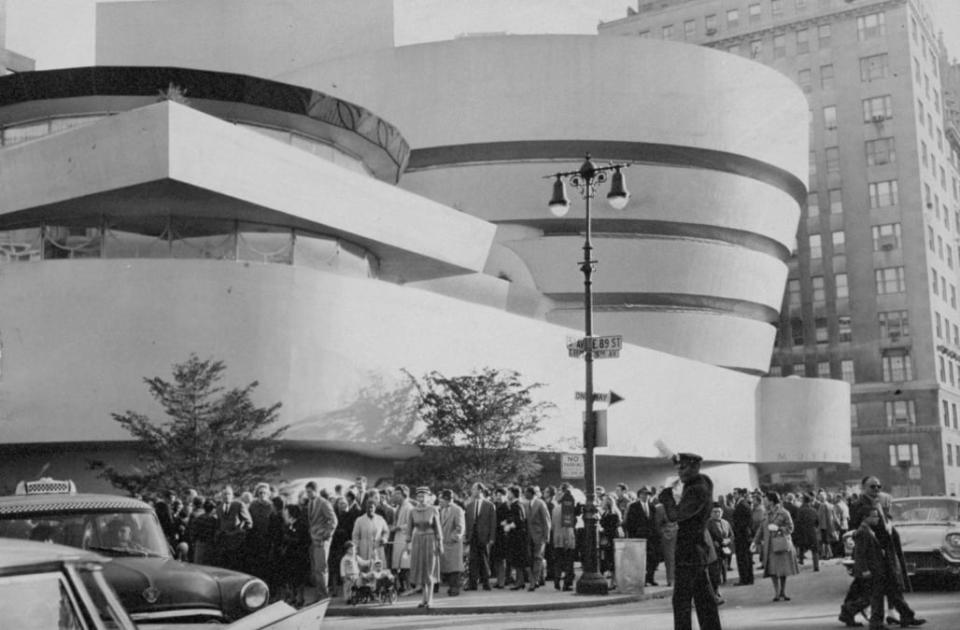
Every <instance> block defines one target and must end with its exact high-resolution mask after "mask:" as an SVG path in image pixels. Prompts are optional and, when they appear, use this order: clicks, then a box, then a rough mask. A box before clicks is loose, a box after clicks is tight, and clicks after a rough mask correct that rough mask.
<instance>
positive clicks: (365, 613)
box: [326, 589, 673, 617]
mask: <svg viewBox="0 0 960 630" xmlns="http://www.w3.org/2000/svg"><path fill="white" fill-rule="evenodd" d="M672 594H673V589H665V590H663V591H658V592H656V593H643V594H638V595H615V596H612V597H611V596H606V597H604V596H593V595H575V596H573V597H572V598H571V601H563V602H558V601H556V600H552V601H548V600H544V601H539V602H529V601H528V602H523V603H520V602H518V603H516V604H512V603H508V604H492V603H491V604H487V605H477V606H472V605H471V606H452V607H449V608H448V607H441V608H430V609H423V608H416V607H409V606H402V607H397V606H382V605H373V606H369V605H365V604H360V605H358V606H346V605H343V604H341V605H338V606H330V607H329V608H328V609H327V615H326V616H327V617H401V616H423V615H480V614H484V613H519V612H537V611H543V610H574V609H578V608H598V607H600V606H616V605H617V604H634V603H639V602H644V601H647V600H651V599H665V598H667V597H670V596H671V595H672Z"/></svg>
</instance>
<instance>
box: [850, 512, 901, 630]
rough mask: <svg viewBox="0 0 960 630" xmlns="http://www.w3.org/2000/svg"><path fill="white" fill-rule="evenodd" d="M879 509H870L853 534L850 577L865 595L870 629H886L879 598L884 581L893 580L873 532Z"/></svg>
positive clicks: (885, 589) (876, 523) (884, 584)
mask: <svg viewBox="0 0 960 630" xmlns="http://www.w3.org/2000/svg"><path fill="white" fill-rule="evenodd" d="M880 509H881V508H879V507H875V508H870V510H869V511H868V512H866V513H865V515H864V518H863V522H862V523H860V527H858V528H857V531H856V532H855V533H854V534H853V540H854V548H853V575H854V577H855V578H857V579H858V580H860V581H861V582H862V583H863V585H864V590H865V591H866V592H867V593H868V594H869V598H870V627H871V628H875V629H876V628H886V627H887V626H885V625H883V621H884V619H883V598H884V597H885V596H886V593H887V580H889V579H891V578H892V577H893V576H891V575H890V574H889V567H888V566H887V563H886V560H885V558H884V551H883V547H882V546H881V544H880V541H879V540H877V535H876V534H874V533H873V530H874V528H875V527H877V526H878V525H879V524H880Z"/></svg>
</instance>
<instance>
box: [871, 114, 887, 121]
mask: <svg viewBox="0 0 960 630" xmlns="http://www.w3.org/2000/svg"><path fill="white" fill-rule="evenodd" d="M886 119H887V117H886V116H884V115H883V114H874V115H873V118H872V119H871V120H873V122H875V123H882V122H883V121H885V120H886Z"/></svg>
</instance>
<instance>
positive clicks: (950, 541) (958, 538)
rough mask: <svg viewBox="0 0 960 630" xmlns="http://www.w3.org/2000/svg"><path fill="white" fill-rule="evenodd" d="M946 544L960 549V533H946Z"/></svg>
mask: <svg viewBox="0 0 960 630" xmlns="http://www.w3.org/2000/svg"><path fill="white" fill-rule="evenodd" d="M947 546H948V547H953V548H954V549H956V550H960V534H947Z"/></svg>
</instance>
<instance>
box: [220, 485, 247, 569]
mask: <svg viewBox="0 0 960 630" xmlns="http://www.w3.org/2000/svg"><path fill="white" fill-rule="evenodd" d="M220 497H221V499H222V503H220V507H219V508H218V509H217V517H218V523H219V525H218V527H217V549H218V552H219V554H220V562H221V564H222V566H223V567H224V568H225V569H232V570H234V571H242V570H243V554H242V551H243V543H244V540H245V539H246V535H247V530H249V529H250V527H251V526H252V525H253V520H252V519H251V518H250V512H249V511H248V510H247V506H246V505H244V503H243V502H242V501H240V500H239V499H237V498H235V497H234V495H233V487H232V486H224V488H223V491H222V492H221V493H220Z"/></svg>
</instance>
